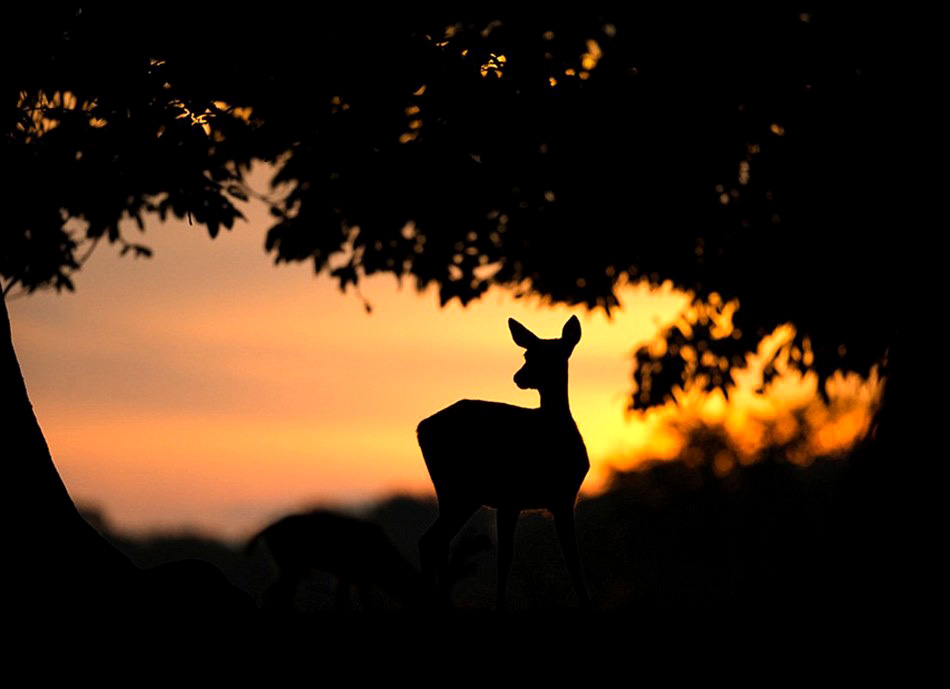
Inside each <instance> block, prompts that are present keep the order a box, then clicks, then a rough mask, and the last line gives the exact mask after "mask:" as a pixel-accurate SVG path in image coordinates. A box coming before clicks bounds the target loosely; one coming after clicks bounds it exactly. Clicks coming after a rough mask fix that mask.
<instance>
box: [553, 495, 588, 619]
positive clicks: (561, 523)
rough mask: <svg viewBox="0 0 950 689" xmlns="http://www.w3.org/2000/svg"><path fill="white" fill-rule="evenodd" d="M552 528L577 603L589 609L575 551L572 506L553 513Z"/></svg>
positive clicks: (584, 584)
mask: <svg viewBox="0 0 950 689" xmlns="http://www.w3.org/2000/svg"><path fill="white" fill-rule="evenodd" d="M554 526H555V528H556V529H557V538H558V541H560V543H561V553H562V554H563V555H564V562H565V563H566V564H567V571H568V573H569V574H570V575H571V581H572V582H573V584H574V592H575V593H576V594H577V602H578V603H579V604H580V606H581V607H582V608H589V607H590V595H589V594H588V592H587V583H586V582H585V581H584V570H583V568H582V567H581V556H580V553H579V552H578V550H577V535H576V533H575V531H574V505H571V506H570V507H564V508H561V509H559V510H557V511H555V512H554Z"/></svg>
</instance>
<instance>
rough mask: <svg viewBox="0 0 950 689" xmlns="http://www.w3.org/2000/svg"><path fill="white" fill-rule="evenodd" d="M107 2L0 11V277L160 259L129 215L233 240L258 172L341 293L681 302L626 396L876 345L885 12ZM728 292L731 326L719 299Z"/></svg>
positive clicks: (892, 147)
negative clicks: (249, 15) (150, 255)
mask: <svg viewBox="0 0 950 689" xmlns="http://www.w3.org/2000/svg"><path fill="white" fill-rule="evenodd" d="M99 12H104V10H88V9H85V8H84V9H83V10H82V11H79V10H75V11H70V12H66V13H63V14H61V15H57V16H54V17H53V18H51V19H50V20H49V21H47V22H44V23H43V24H42V25H40V24H39V23H37V22H35V21H31V20H30V19H29V18H28V17H26V16H23V17H20V18H17V17H14V18H13V19H11V21H8V22H6V23H5V29H4V34H5V35H4V42H3V47H2V50H3V51H4V52H5V54H4V56H3V57H4V58H5V59H6V62H5V64H7V65H8V66H9V68H8V69H5V70H4V73H3V76H2V77H0V88H2V91H0V93H2V103H3V105H2V111H0V112H2V117H3V126H2V132H3V143H2V146H3V153H4V160H5V161H7V165H8V169H12V170H15V171H16V174H15V175H13V176H12V177H11V179H10V180H9V181H8V183H7V185H8V186H7V191H8V198H10V199H13V200H15V202H14V203H10V204H8V212H7V215H6V218H5V220H6V222H5V226H4V229H3V230H2V232H0V251H2V253H0V273H2V275H3V276H4V278H5V279H6V280H10V281H15V282H16V283H17V284H19V285H20V286H22V288H25V289H27V290H34V289H37V288H39V287H42V286H46V285H52V286H54V287H57V288H63V287H65V288H71V287H72V283H71V280H70V275H71V274H72V273H73V272H74V271H75V270H77V269H78V268H79V266H80V265H81V262H82V256H83V255H84V253H85V252H86V251H88V248H89V246H90V245H92V244H94V243H95V242H97V241H98V240H99V239H100V238H103V237H105V238H106V239H107V240H108V241H109V242H112V243H118V244H120V245H121V247H122V251H123V252H130V251H131V252H133V253H136V254H147V247H144V246H143V245H142V244H140V243H138V242H133V241H131V240H129V239H128V238H126V237H125V236H124V234H123V233H124V232H127V231H128V230H126V228H127V227H128V226H129V225H128V223H127V222H124V221H126V220H128V219H131V220H134V221H135V222H136V223H137V226H138V228H139V229H142V228H144V222H143V218H144V216H146V215H148V214H152V213H155V214H158V216H159V217H161V218H162V219H164V218H167V217H169V216H175V217H178V218H187V219H189V220H190V221H192V222H194V223H195V224H197V225H202V226H205V227H207V229H208V231H209V233H210V234H211V236H212V237H214V236H215V235H217V234H218V232H219V231H220V230H221V228H225V229H230V228H231V227H232V226H233V224H234V222H235V220H236V219H237V218H239V217H241V214H240V211H239V210H238V209H237V208H236V207H235V205H234V204H235V201H244V200H246V199H247V198H248V194H249V191H248V189H247V187H246V185H245V177H246V174H247V171H248V170H249V168H250V165H251V163H252V161H255V160H265V161H270V162H271V163H273V164H275V165H276V167H277V173H276V176H275V178H274V180H273V184H274V185H275V188H276V186H277V185H286V186H282V189H289V192H287V193H281V194H276V193H274V194H272V195H270V197H269V198H268V199H267V201H268V203H269V204H270V205H271V209H272V214H273V224H272V226H271V227H270V228H269V230H268V232H267V237H266V250H267V251H269V252H271V253H272V254H273V255H274V257H275V259H276V260H277V261H288V262H291V261H308V262H311V263H312V265H313V267H314V269H315V270H316V271H318V272H329V273H330V274H331V275H332V276H333V277H334V278H335V279H336V280H337V281H338V282H339V284H340V286H341V287H342V288H346V287H347V286H348V285H356V284H358V283H359V281H360V280H361V279H362V278H363V277H364V276H366V275H372V274H374V273H379V272H386V273H392V274H395V275H397V276H399V277H401V278H408V279H411V280H413V281H414V283H415V284H416V285H417V286H418V287H419V288H423V287H426V286H428V285H430V284H435V285H437V286H438V288H439V291H440V295H441V298H442V301H443V303H445V302H447V301H449V300H452V299H458V300H460V301H461V302H462V303H467V302H468V301H470V300H472V299H475V298H477V297H478V296H479V295H481V294H482V293H484V291H485V290H486V289H487V288H488V287H489V286H491V285H492V284H500V285H506V286H509V287H514V288H515V289H517V290H520V291H522V292H533V293H537V294H540V295H542V296H544V297H547V298H550V299H551V300H554V301H560V302H567V303H571V304H583V305H585V306H586V307H588V308H603V309H606V310H609V309H611V308H612V307H614V306H615V305H616V303H617V300H616V295H615V290H616V288H617V287H618V285H619V284H621V283H622V282H624V281H630V280H637V279H642V278H645V279H648V280H650V281H651V282H653V283H654V284H658V283H660V282H662V281H665V280H671V281H672V282H673V283H674V284H675V285H676V286H677V287H679V288H682V289H686V290H690V291H692V293H693V294H694V295H695V297H696V304H695V305H694V309H693V311H694V315H695V316H696V318H695V320H694V322H688V323H687V322H685V321H684V323H685V325H684V323H681V324H680V326H683V327H680V326H675V327H673V328H671V329H670V330H669V331H668V332H667V333H666V336H665V339H664V344H663V346H662V347H661V346H654V347H652V348H650V349H644V350H642V351H641V352H640V353H638V354H637V362H638V367H637V371H636V374H635V375H636V378H637V383H638V391H637V393H636V394H635V397H634V399H633V404H634V406H638V407H640V406H649V405H651V404H656V403H658V402H662V400H663V399H664V398H665V397H666V396H667V395H669V394H670V393H671V391H672V390H673V388H674V387H675V386H676V385H682V384H683V383H684V380H687V379H688V380H692V381H694V382H696V381H699V382H700V384H702V385H705V386H706V387H707V388H712V387H723V386H726V385H728V383H729V381H730V370H731V367H732V366H733V365H735V363H736V362H738V361H740V360H741V359H742V358H743V355H744V354H745V353H746V352H748V351H751V350H753V349H754V347H755V345H756V343H757V342H758V340H759V339H760V338H761V336H762V335H763V334H764V333H766V332H768V331H770V330H771V329H772V328H774V327H775V326H776V325H778V324H780V323H784V322H793V323H794V324H795V326H796V328H797V331H798V332H799V333H800V339H801V341H800V342H799V343H798V345H797V346H798V349H799V351H804V350H803V347H804V342H805V340H806V339H807V342H808V344H809V350H808V351H809V356H808V359H809V363H808V364H805V363H804V357H799V359H798V361H799V362H800V363H801V364H802V365H803V366H807V367H809V368H814V369H815V370H817V371H818V373H819V375H820V376H821V377H823V378H826V377H827V376H828V375H830V374H831V372H832V371H834V370H835V369H836V368H840V367H841V366H842V365H843V364H846V365H847V366H849V367H851V368H853V369H856V370H859V371H862V372H866V371H867V370H868V369H869V368H870V367H871V366H872V365H873V363H875V362H876V361H878V360H879V359H880V358H881V357H882V355H883V354H884V352H885V349H886V347H887V344H888V342H889V341H890V338H891V337H892V334H893V333H892V318H891V317H890V314H891V313H892V310H893V304H894V303H895V300H896V296H895V293H894V290H893V289H892V288H891V287H890V286H889V284H888V282H887V281H885V280H881V279H880V276H881V275H885V274H887V273H888V272H893V270H894V266H895V264H896V262H897V261H898V260H899V258H898V254H899V251H898V250H897V249H895V247H894V246H888V245H887V243H886V242H882V241H881V240H878V239H874V238H873V237H875V236H877V235H876V234H875V232H876V230H877V228H880V227H882V226H883V227H888V228H899V227H900V224H901V214H902V211H903V210H904V203H905V199H906V197H907V187H908V185H909V184H910V182H909V181H908V179H907V177H906V175H905V174H904V173H903V172H902V169H903V165H902V164H903V161H904V157H905V152H904V150H903V147H902V144H901V138H900V135H899V132H898V130H899V124H900V120H899V118H900V117H901V115H900V113H899V111H898V108H897V105H895V104H896V103H898V102H899V101H900V98H901V97H902V95H903V94H902V92H901V89H902V88H906V87H904V86H902V84H903V83H904V81H903V80H902V78H901V77H902V74H901V72H900V66H899V65H896V64H894V63H893V62H885V61H884V60H882V59H880V55H879V50H880V43H879V42H876V41H875V40H874V38H873V37H874V36H876V35H878V33H879V32H881V31H886V30H887V26H884V25H883V24H878V23H876V22H883V20H881V19H877V18H873V17H867V18H866V17H860V16H854V15H851V14H849V15H847V16H836V15H822V14H820V13H815V14H814V16H812V15H811V14H796V13H792V14H786V13H784V12H782V11H779V10H760V11H757V12H753V13H741V14H736V13H733V14H730V13H724V12H721V11H715V12H714V11H711V10H710V12H709V13H708V14H707V15H705V16H704V15H702V13H699V14H694V15H691V16H690V17H689V18H686V19H684V18H683V17H673V16H669V17H667V16H662V14H657V13H655V12H654V11H647V10H643V11H641V10H624V11H623V12H617V13H613V14H609V15H606V14H605V15H593V14H586V13H582V12H566V13H560V14H552V15H541V14H533V13H526V14H519V13H510V12H504V13H503V12H499V13H497V14H493V15H490V16H483V17H478V18H475V17H470V16H461V13H456V14H453V13H451V12H446V13H445V14H444V15H443V16H441V17H434V16H426V17H421V18H420V17H416V16H412V15H410V14H395V13H394V14H392V15H391V16H380V15H377V16H374V17H372V18H366V17H360V16H357V15H355V14H352V15H351V14H349V13H347V12H346V11H342V10H341V11H336V12H330V13H329V14H325V15H324V16H323V17H322V18H321V20H320V21H319V22H318V23H316V24H313V23H309V22H301V21H299V18H297V17H294V16H292V15H291V14H290V13H289V12H287V13H284V12H280V11H275V12H273V13H271V14H267V15H263V16H257V15H255V17H254V18H253V20H249V19H245V18H243V17H236V16H231V17H221V16H220V13H219V12H217V11H212V10H211V9H207V10H205V9H198V8H191V9H189V12H188V15H187V16H184V15H176V14H175V13H174V12H167V13H164V14H162V13H157V16H156V15H154V14H149V16H148V18H147V19H146V18H145V17H144V16H141V15H140V12H144V10H134V9H125V10H118V12H119V14H118V15H117V14H116V12H117V11H116V10H114V9H110V10H109V16H108V17H106V16H104V15H103V14H99ZM107 19H108V21H107ZM117 25H119V26H128V27H135V28H134V30H132V29H129V30H128V31H126V32H118V33H117V32H116V31H115V29H114V27H115V26H117ZM876 32H878V33H876ZM864 36H867V37H868V38H867V39H864V38H862V37H864ZM25 46H34V48H35V46H42V48H41V50H39V51H37V50H35V49H28V48H27V47H25ZM37 55H40V58H39V59H38V58H37ZM905 117H906V116H905ZM132 231H133V232H135V230H132ZM736 300H738V302H736ZM736 303H738V304H739V308H738V309H737V310H735V307H734V305H735V304H736ZM727 304H733V306H732V307H730V309H732V310H730V312H729V317H730V321H731V325H730V329H729V330H728V333H727V334H723V333H724V332H725V331H723V330H722V329H721V327H720V326H717V325H716V319H715V318H713V317H712V316H711V315H710V314H712V312H709V313H707V311H706V310H708V309H712V310H713V311H717V310H718V313H719V314H720V315H721V314H722V309H723V308H725V305H727ZM717 318H718V316H717ZM717 327H720V330H716V328H717ZM845 352H846V359H845Z"/></svg>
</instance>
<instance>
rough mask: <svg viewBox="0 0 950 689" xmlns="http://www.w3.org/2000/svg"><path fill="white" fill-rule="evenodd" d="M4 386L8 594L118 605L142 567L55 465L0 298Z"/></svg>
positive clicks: (36, 609)
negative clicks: (95, 521) (72, 492)
mask: <svg viewBox="0 0 950 689" xmlns="http://www.w3.org/2000/svg"><path fill="white" fill-rule="evenodd" d="M0 304H2V306H0V391H2V397H3V399H4V402H5V407H6V410H5V412H4V413H3V415H2V425H0V432H2V436H0V437H2V440H0V443H2V444H0V447H2V450H3V456H4V464H5V465H6V466H7V468H8V469H9V470H10V473H9V474H8V476H9V479H8V481H7V488H6V490H7V502H8V504H10V505H11V507H12V509H11V510H10V513H9V517H10V519H8V522H7V524H8V534H9V536H8V541H7V542H8V544H11V546H12V547H10V550H9V551H8V556H7V559H6V569H7V594H8V596H9V600H12V601H13V602H14V604H15V605H16V606H18V607H19V608H20V609H21V612H23V613H25V614H28V615H34V614H41V615H42V616H43V617H48V616H49V615H58V614H65V613H70V612H79V611H87V612H92V611H95V612H97V613H98V612H103V611H104V610H109V609H112V610H118V609H120V607H121V606H122V605H123V601H124V600H125V598H126V597H127V595H128V593H129V592H130V590H131V589H130V586H131V585H132V582H133V580H134V577H135V574H136V572H137V568H136V567H134V565H132V563H131V562H130V561H129V560H128V558H126V557H125V556H124V555H122V554H121V553H120V552H119V551H118V550H116V549H115V548H114V547H112V546H111V545H110V544H109V543H107V542H106V541H105V539H103V538H102V536H100V535H99V534H98V533H97V532H96V531H95V530H94V529H93V528H92V527H91V526H89V524H88V523H87V522H86V521H85V520H84V519H83V518H82V516H80V514H79V512H78V510H77V509H76V506H75V505H74V504H73V501H72V499H71V498H70V496H69V493H68V492H67V490H66V486H65V485H64V484H63V481H62V479H61V478H60V476H59V472H57V470H56V467H55V465H54V464H53V459H52V457H51V456H50V451H49V447H48V446H47V444H46V439H45V438H44V437H43V431H42V430H41V429H40V425H39V422H38V421H37V419H36V415H35V414H34V413H33V405H32V404H31V403H30V399H29V396H28V395H27V392H26V385H25V383H24V381H23V374H22V373H21V371H20V364H19V361H18V360H17V357H16V352H15V350H14V348H13V337H12V332H11V329H10V318H9V315H8V312H7V306H6V301H5V300H3V299H0Z"/></svg>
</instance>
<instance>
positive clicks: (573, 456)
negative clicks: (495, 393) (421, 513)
mask: <svg viewBox="0 0 950 689" xmlns="http://www.w3.org/2000/svg"><path fill="white" fill-rule="evenodd" d="M486 429H491V431H490V432H486ZM443 431H445V432H443ZM418 433H419V444H420V446H421V447H422V453H423V457H425V459H426V465H427V466H428V469H429V476H430V477H431V478H432V482H433V484H434V485H435V488H436V493H437V494H438V495H439V498H440V502H441V500H442V496H443V495H445V496H446V498H449V499H451V498H453V497H456V496H458V497H459V498H463V499H464V498H466V497H467V496H472V497H471V500H472V501H475V500H476V499H477V500H479V501H480V502H479V504H478V505H477V507H480V506H481V505H487V506H488V507H494V508H501V507H510V508H513V509H518V510H528V509H546V510H550V511H554V509H556V508H557V507H558V506H559V505H562V504H564V503H565V502H567V503H570V504H571V506H573V504H574V500H575V498H576V497H577V491H578V490H580V487H581V483H582V482H583V481H584V477H585V476H586V475H587V471H588V469H589V468H590V463H589V462H588V460H587V450H586V448H585V447H584V441H583V439H582V438H581V434H580V432H579V431H578V430H577V425H576V424H575V423H574V419H573V418H571V417H570V415H566V416H565V415H562V414H557V413H551V412H548V411H546V410H544V409H528V408H526V407H516V406H514V405H511V404H502V403H501V402H484V401H482V400H460V401H458V402H456V403H455V404H453V405H452V406H450V407H447V408H446V409H443V410H442V411H440V412H438V413H436V414H434V415H433V416H430V417H429V418H428V419H425V420H424V421H423V422H422V423H420V424H419V430H418ZM443 457H444V458H445V461H444V462H441V461H439V460H440V458H443ZM430 458H431V460H430Z"/></svg>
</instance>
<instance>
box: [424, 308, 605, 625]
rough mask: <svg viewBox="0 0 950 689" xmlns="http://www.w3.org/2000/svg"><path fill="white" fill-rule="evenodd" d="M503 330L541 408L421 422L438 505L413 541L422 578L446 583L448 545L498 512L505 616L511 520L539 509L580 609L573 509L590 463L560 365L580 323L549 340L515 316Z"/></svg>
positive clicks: (473, 410) (486, 410) (456, 412)
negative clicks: (472, 522)
mask: <svg viewBox="0 0 950 689" xmlns="http://www.w3.org/2000/svg"><path fill="white" fill-rule="evenodd" d="M508 328H509V329H510V330H511V336H512V338H513V339H514V341H515V344H517V345H518V346H520V347H524V348H525V350H526V351H525V355H524V358H525V364H524V366H523V367H522V368H521V369H519V370H518V372H517V373H515V377H514V381H515V384H516V385H517V386H518V387H519V388H521V389H522V390H526V389H529V388H533V389H536V390H538V392H540V393H541V406H540V407H538V408H537V409H528V408H525V407H516V406H513V405H510V404H502V403H500V402H484V401H481V400H461V401H459V402H456V403H455V404H453V405H452V406H450V407H447V408H445V409H443V410H442V411H440V412H438V413H436V414H433V415H432V416H430V417H429V418H427V419H424V420H423V421H422V422H421V423H420V424H419V428H418V431H417V432H418V436H419V446H420V447H421V448H422V455H423V457H424V458H425V462H426V467H427V468H428V469H429V476H431V477H432V483H433V484H434V486H435V492H436V496H437V497H438V500H439V516H438V518H437V519H436V520H435V522H434V523H433V524H432V526H431V527H429V529H428V530H427V531H426V532H425V533H424V534H423V536H422V538H421V539H420V540H419V558H420V562H421V565H422V573H423V575H424V576H427V577H428V578H429V579H430V580H433V579H434V580H436V581H440V580H442V579H444V569H445V566H446V562H447V561H448V554H449V544H450V542H451V540H452V538H453V537H454V536H455V534H456V533H458V531H459V529H461V528H462V526H464V524H465V522H467V521H468V519H469V517H470V516H471V515H472V514H473V513H474V512H475V511H476V510H478V509H479V507H481V506H482V505H487V506H489V507H494V508H497V510H498V513H497V525H498V528H497V530H498V589H497V596H496V607H497V608H498V609H503V608H504V607H505V590H506V585H507V580H508V573H509V571H510V570H511V561H512V557H513V554H514V535H515V526H516V524H517V522H518V516H519V515H520V513H521V511H522V510H526V509H546V510H548V511H549V512H551V514H552V515H554V522H555V526H556V528H557V534H558V539H559V541H560V544H561V552H562V553H563V555H564V560H565V562H566V564H567V569H568V572H569V573H570V576H571V580H572V582H573V584H574V590H575V592H576V594H577V598H578V601H579V603H580V604H581V605H582V606H587V605H589V603H590V600H589V597H588V593H587V586H586V584H585V582H584V576H583V572H582V569H581V560H580V555H579V553H578V550H577V539H576V536H575V533H574V503H575V502H576V500H577V493H578V491H579V490H580V487H581V483H582V482H583V481H584V477H585V476H586V475H587V471H588V470H589V469H590V462H589V460H588V458H587V449H586V448H585V447H584V440H583V438H581V434H580V432H579V431H578V430H577V424H575V423H574V418H573V417H572V416H571V409H570V405H569V404H568V396H567V360H568V358H569V357H570V356H571V353H572V352H573V351H574V346H575V345H576V344H577V343H578V341H580V339H581V324H580V321H578V320H577V316H571V318H570V319H569V320H568V321H567V323H565V324H564V327H563V329H562V331H561V337H560V338H559V339H554V340H542V339H541V338H539V337H537V336H536V335H535V334H534V333H532V332H531V331H530V330H528V329H527V328H525V327H524V326H523V325H521V324H520V323H518V321H516V320H514V319H513V318H509V319H508Z"/></svg>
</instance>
